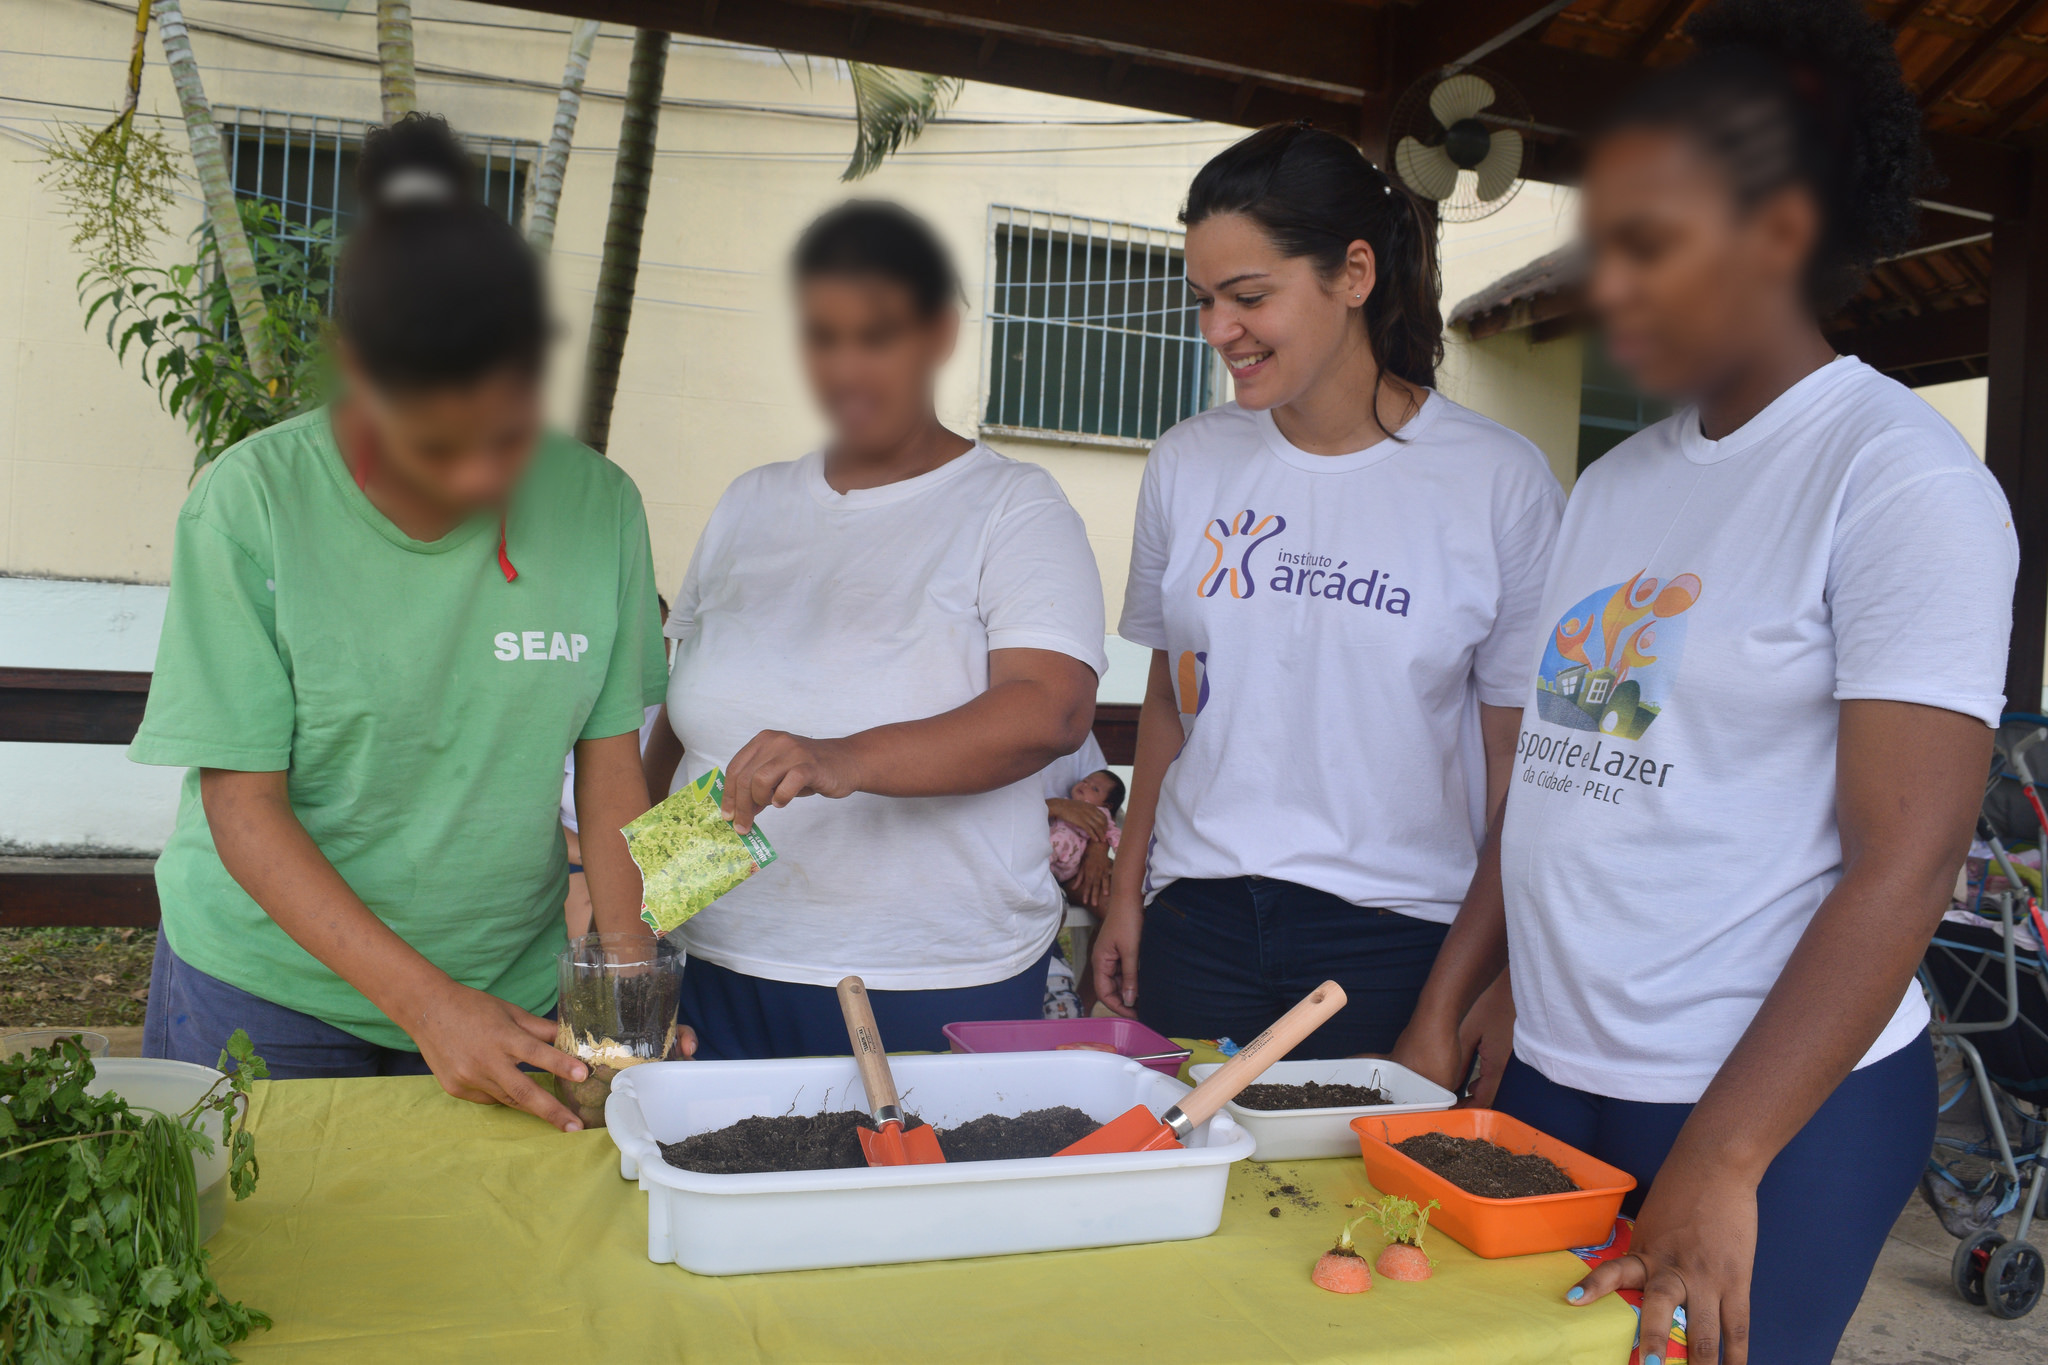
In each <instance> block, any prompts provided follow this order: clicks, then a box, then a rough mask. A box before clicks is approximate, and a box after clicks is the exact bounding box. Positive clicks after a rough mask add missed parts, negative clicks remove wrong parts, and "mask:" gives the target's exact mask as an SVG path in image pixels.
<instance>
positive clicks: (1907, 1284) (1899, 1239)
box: [101, 1028, 2048, 1365]
mask: <svg viewBox="0 0 2048 1365" xmlns="http://www.w3.org/2000/svg"><path fill="white" fill-rule="evenodd" d="M101 1032H103V1033H105V1034H106V1035H107V1037H108V1041H109V1042H111V1043H112V1044H113V1047H112V1051H113V1053H114V1055H115V1056H117V1057H135V1056H140V1055H141V1052H142V1030H141V1029H139V1028H109V1029H102V1030H101ZM2009 1222H2010V1220H2008V1224H2009ZM2009 1230H2010V1228H2009V1226H2008V1231H2009ZM2033 1240H2034V1241H2035V1243H2036V1244H2042V1243H2048V1226H2041V1227H2040V1230H2039V1231H2037V1232H2035V1233H2034V1234H2033ZM1955 1249H1956V1244H1955V1241H1954V1239H1953V1238H1951V1237H1950V1236H1949V1235H1948V1234H1947V1233H1946V1232H1944V1231H1942V1227H1941V1224H1940V1223H1938V1222H1936V1221H1935V1218H1934V1215H1933V1214H1932V1213H1930V1212H1929V1211H1928V1209H1927V1206H1926V1205H1925V1204H1923V1203H1921V1202H1920V1199H1919V1198H1918V1196H1915V1197H1914V1199H1913V1201H1912V1202H1911V1203H1909V1204H1907V1205H1906V1211H1905V1212H1904V1213H1902V1214H1900V1215H1899V1221H1898V1225H1897V1226H1896V1227H1894V1228H1893V1229H1892V1235H1891V1240H1890V1241H1889V1242H1888V1243H1886V1245H1885V1249H1884V1255H1883V1256H1882V1257H1880V1258H1879V1259H1878V1263H1877V1271H1876V1273H1875V1274H1873V1275H1872V1276H1871V1278H1870V1288H1869V1289H1868V1290H1866V1291H1865V1292H1864V1295H1863V1305H1862V1307H1860V1308H1858V1309H1857V1310H1856V1317H1855V1318H1854V1320H1852V1321H1851V1322H1850V1324H1849V1331H1848V1334H1847V1335H1846V1336H1844V1337H1843V1338H1842V1348H1841V1350H1839V1351H1838V1352H1836V1353H1835V1361H1836V1365H2043V1362H2048V1307H2042V1308H2037V1309H2035V1310H2034V1312H2033V1313H2032V1314H2030V1315H2029V1316H2027V1317H2024V1318H2021V1319H2020V1320H2019V1321H2017V1322H2001V1321H1999V1320H1998V1319H1997V1318H1994V1317H1992V1316H1991V1315H1990V1314H1989V1313H1987V1312H1985V1311H1984V1310H1983V1309H1981V1308H1972V1307H1971V1306H1970V1305H1968V1304H1966V1303H1964V1302H1963V1301H1962V1300H1961V1299H1959V1298H1957V1297H1956V1291H1955V1289H1954V1288H1953V1287H1952V1286H1951V1285H1950V1284H1949V1269H1948V1267H1949V1258H1950V1257H1951V1256H1953V1255H1954V1254H1955ZM1758 1365H1769V1363H1768V1362H1763V1361H1760V1362H1758Z"/></svg>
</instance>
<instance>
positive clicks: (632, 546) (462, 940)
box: [128, 410, 668, 1048]
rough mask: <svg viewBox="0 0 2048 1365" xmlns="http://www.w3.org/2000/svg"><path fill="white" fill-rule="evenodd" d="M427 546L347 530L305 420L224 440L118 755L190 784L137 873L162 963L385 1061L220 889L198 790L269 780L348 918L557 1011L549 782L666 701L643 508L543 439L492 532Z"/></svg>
mask: <svg viewBox="0 0 2048 1365" xmlns="http://www.w3.org/2000/svg"><path fill="white" fill-rule="evenodd" d="M498 524H499V523H498V518H497V517H496V516H495V515H493V516H479V517H476V518H474V519H472V520H470V521H468V522H466V523H464V524H463V525H461V526H459V527H457V528H456V529H455V530H454V531H452V532H450V533H449V534H448V535H447V536H445V537H443V538H442V539H440V540H437V541H432V542H428V541H419V540H414V539H412V538H411V537H410V536H407V535H406V534H405V533H404V532H402V531H400V530H399V529H398V528H397V527H396V526H394V525H392V524H391V522H390V521H389V520H388V519H386V518H385V517H384V515H383V514H382V513H380V512H378V511H377V509H376V508H375V507H374V506H372V505H371V503H370V501H369V499H368V498H366V497H365V496H364V495H363V493H362V490H361V489H359V488H358V487H357V486H356V484H355V480H354V479H353V477H351V475H350V473H349V471H348V468H347V466H346V465H345V464H344V463H343V462H342V458H341V453H340V451H339V450H338V449H337V448H336V446H335V443H334V437H333V434H332V428H331V426H330V425H329V419H328V414H327V412H326V411H325V410H321V411H316V412H311V413H307V414H306V415H305V416H303V417H298V418H294V419H293V420H291V421H289V422H284V423H282V424H280V425H278V426H275V427H272V428H271V429H270V430H268V431H265V432H262V433H260V434H258V435H256V436H253V437H251V438H250V439H248V440H246V441H244V442H242V443H241V444H240V445H238V446H236V447H235V448H234V449H232V450H229V451H228V452H226V453H225V454H223V455H222V456H221V457H220V458H219V459H217V460H215V461H214V462H213V464H212V466H211V467H210V468H208V469H207V470H206V472H205V473H204V474H203V475H201V477H200V479H199V482H198V484H197V485H196V486H195V487H194V488H193V490H192V495H191V496H190V497H189V498H188V499H187V500H186V502H185V508H184V511H183V512H182V513H181V514H180V515H179V517H178V531H177V541H176V545H175V548H174V551H173V556H172V561H171V596H170V605H169V608H168V609H167V611H166V613H165V616H164V631H163V639H162V642H161V643H160V644H159V645H158V647H157V659H156V675H155V677H154V678H153V679H152V680H151V683H150V691H149V709H148V712H147V714H146V715H145V716H144V717H143V721H142V728H141V731H140V732H139V733H138V734H137V735H136V737H135V742H134V744H133V745H132V746H131V747H130V748H129V750H128V755H129V757H130V758H132V759H134V760H135V761H136V762H138V763H153V764H163V765H167V766H175V767H189V768H192V769H193V770H194V771H192V772H189V773H187V774H186V776H185V786H184V792H183V795H182V797H181V798H180V800H179V804H178V823H177V829H176V831H175V832H174V833H173V834H172V835H171V838H170V842H169V843H168V844H166V845H165V847H164V852H163V856H162V857H161V858H159V859H158V860H157V866H156V882H157V892H158V895H159V896H160V898H161V899H162V902H163V921H164V932H165V933H166V934H167V935H169V937H170V942H171V947H172V948H173V949H174V950H175V951H176V952H177V954H178V956H179V957H180V958H182V959H184V960H185V961H186V962H189V963H190V964H191V965H192V966H194V967H196V968H198V969H199V970H200V971H202V972H205V973H207V974H209V975H211V976H215V977H218V978H220V979H221V980H223V981H226V982H228V983H229V984H230V985H233V986H238V987H240V988H241V989H243V990H245V991H248V992H250V993H251V994H254V995H258V996H261V997H262V998H264V999H265V1000H270V1001H274V1002H275V1003H277V1004H280V1005H284V1006H286V1007H288V1008H291V1009H295V1010H299V1011H301V1012H303V1013H306V1014H310V1015H313V1016H314V1017H316V1018H318V1019H322V1020H325V1021H326V1022H327V1023H330V1024H333V1025H335V1026H336V1027H339V1028H343V1029H346V1030H347V1031H348V1032H350V1033H353V1034H355V1035H356V1036H357V1037H360V1038H364V1039H367V1040H369V1041H370V1042H373V1043H380V1044H383V1045H384V1046H387V1047H395V1048H411V1047H412V1046H413V1043H412V1041H411V1040H410V1039H409V1038H408V1037H407V1036H406V1035H405V1033H404V1032H403V1031H402V1030H401V1029H399V1028H398V1027H397V1025H395V1024H393V1023H392V1022H391V1020H390V1019H388V1018H386V1017H385V1016H384V1014H383V1013H382V1012H381V1011H379V1010H378V1009H377V1008H376V1007H375V1006H374V1005H372V1004H371V1003H370V1002H369V1001H368V1000H367V999H365V998H364V997H363V995H362V994H361V993H360V992H358V991H357V990H356V989H355V988H354V987H352V986H350V985H349V984H348V983H347V982H345V981H343V980H342V979H341V978H340V977H338V976H336V975H335V974H334V973H333V972H331V971H329V970H328V969H327V968H326V967H324V966H322V965H321V964H320V963H319V962H318V961H317V960H315V959H314V958H313V956H312V955H311V954H309V953H307V952H306V951H305V950H304V949H303V948H301V947H299V946H298V945H297V944H296V943H294V942H293V941H292V940H291V939H290V938H289V937H288V936H287V935H286V934H285V932H284V931H283V930H282V929H280V928H278V926H277V924H276V922H275V921H273V920H272V919H271V918H270V916H269V915H267V914H265V913H264V911H263V909H262V907H260V906H258V905H257V904H256V902H255V901H253V900H251V899H250V898H249V896H248V894H247V893H246V892H244V891H243V890H242V888H241V887H240V886H239V885H238V884H237V883H236V882H235V880H234V878H233V877H231V876H229V875H228V871H227V869H226V868H225V867H223V866H222V865H221V861H220V856H219V855H218V854H217V853H216V852H215V851H214V846H213V836H212V834H211V832H210V831H209V830H208V828H207V824H206V812H205V809H204V808H203V807H202V805H201V804H200V799H199V774H198V771H197V770H198V769H200V768H228V769H234V770H238V771H244V772H275V771H278V770H280V769H289V771H290V773H291V777H290V792H291V801H292V807H293V809H294V810H295V811H296V812H297V813H298V817H299V820H300V821H301V823H303V824H304V825H305V827H306V830H307V832H308V833H309V834H311V835H312V836H313V842H314V843H316V844H318V845H319V846H320V851H321V852H322V853H324V854H326V855H327V858H328V860H329V861H330V862H332V863H333V864H334V866H335V868H336V870H337V871H339V872H340V873H341V875H342V877H343V878H344V879H346V880H347V882H348V884H349V885H350V887H352V888H353V889H354V890H355V893H356V894H357V895H358V896H360V897H362V899H363V902H364V904H366V905H368V906H369V907H370V909H371V910H372V911H374V912H375V913H376V914H377V916H378V917H379V918H380V919H382V920H383V921H384V922H385V923H386V924H389V925H390V926H391V927H392V928H393V929H395V930H397V931H398V933H399V935H400V936H401V937H403V938H404V939H405V940H406V942H408V943H410V944H411V945H412V946H413V947H414V948H416V949H418V950H419V951H420V953H421V954H423V955H424V956H425V957H426V958H427V959H428V960H429V961H430V962H432V963H434V965H435V966H437V967H439V968H441V970H443V971H445V972H447V973H448V974H449V975H450V976H452V977H453V978H455V979H456V980H457V981H460V982H462V983H463V984H464V985H466V986H473V987H475V988H477V989H478V990H483V991H489V992H490V993H491V994H493V995H496V996H499V997H501V998H503V999H505V1000H509V1001H511V1002H512V1003H513V1004H515V1005H518V1006H520V1007H522V1008H524V1009H528V1010H533V1011H536V1012H540V1011H545V1010H547V1009H549V1008H550V1007H551V1006H552V1005H553V1003H554V999H555V967H554V960H553V959H554V955H555V953H556V952H557V951H559V950H560V949H561V947H562V946H563V942H564V931H563V922H562V899H563V896H564V894H565V892H566V890H567V886H568V864H567V859H566V857H565V854H564V851H563V844H562V833H561V827H560V824H559V820H560V815H559V811H560V806H561V794H562V759H563V757H564V756H565V755H566V754H567V753H568V752H569V750H570V748H571V747H572V746H573V745H574V744H575V743H576V741H577V740H579V739H601V738H604V737H606V736H609V735H619V734H625V733H627V732H628V731H633V730H637V729H639V728H640V724H641V719H642V714H643V711H642V708H643V707H644V706H651V705H654V704H656V703H658V702H659V701H661V699H662V694H663V692H664V690H665V689H666V687H667V682H668V678H667V666H666V663H665V661H664V657H663V648H662V638H661V624H662V623H661V619H660V613H659V608H658V606H657V604H656V599H655V592H654V566H653V562H652V559H651V557H650V554H649V550H648V542H647V516H646V513H645V511H644V510H643V509H642V507H641V505H640V494H639V491H638V490H637V489H636V488H634V486H633V481H632V480H631V479H629V478H628V477H627V476H626V474H625V472H624V471H623V470H621V469H620V468H619V467H618V466H617V465H614V464H611V463H610V462H608V461H606V460H605V459H604V458H603V457H601V456H599V455H597V454H596V453H594V452H592V451H590V450H588V449H586V448H584V447H583V446H581V445H578V444H577V443H576V442H574V441H572V440H570V439H568V438H567V437H564V436H558V435H550V436H549V437H547V438H546V439H544V440H543V441H542V443H541V447H540V450H539V451H538V452H537V454H536V455H535V458H534V461H533V464H532V466H531V467H530V469H529V471H528V472H527V474H526V476H525V478H524V479H522V480H521V482H520V485H519V488H518V490H517V492H516V494H515V496H514V498H513V501H512V506H511V508H510V509H509V514H508V516H507V519H506V548H507V552H508V555H509V557H510V559H511V561H512V563H513V565H514V566H515V568H516V570H517V573H518V576H517V578H516V579H514V580H511V581H507V579H506V576H505V574H504V572H503V571H502V569H501V568H500V566H499V563H498V534H497V532H498Z"/></svg>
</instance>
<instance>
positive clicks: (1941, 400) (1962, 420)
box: [1913, 379, 1991, 460]
mask: <svg viewBox="0 0 2048 1365" xmlns="http://www.w3.org/2000/svg"><path fill="white" fill-rule="evenodd" d="M1913 392H1915V393H1917V394H1919V395H1920V396H1921V397H1922V398H1924V399H1926V400H1927V402H1928V404H1929V406H1931V407H1932V408H1933V409H1934V410H1935V411H1936V412H1938V413H1940V414H1941V415H1942V416H1943V417H1946V418H1947V419H1948V420H1949V425H1951V426H1953V427H1954V428H1955V429H1956V430H1957V431H1959V432H1961V433H1962V434H1963V439H1964V440H1965V441H1968V442H1969V443H1970V449H1972V450H1974V451H1976V452H1977V458H1978V459H1980V460H1981V459H1983V458H1984V421H1985V418H1986V416H1987V415H1988V413H1989V405H1990V402H1991V381H1990V380H1988V379H1958V380H1956V381H1955V382H1954V383H1952V384H1929V385H1928V386H1927V387H1926V388H1924V389H1915V390H1913Z"/></svg>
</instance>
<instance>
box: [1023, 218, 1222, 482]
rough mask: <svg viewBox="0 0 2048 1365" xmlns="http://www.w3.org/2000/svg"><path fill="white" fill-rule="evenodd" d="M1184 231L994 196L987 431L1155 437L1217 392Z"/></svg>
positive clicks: (1136, 441) (1106, 438)
mask: <svg viewBox="0 0 2048 1365" xmlns="http://www.w3.org/2000/svg"><path fill="white" fill-rule="evenodd" d="M1183 240H1184V239H1183V237H1182V235H1181V234H1180V233H1178V232H1172V231H1168V230H1166V229H1164V228H1147V227H1139V226H1136V225H1135V224H1131V223H1113V222H1109V221H1107V220H1104V219H1100V218H1080V217H1075V216H1073V215H1071V214H1064V213H1045V212H1039V211H1036V210H1032V209H1021V208H1011V207H1008V206H1006V205H1000V204H998V205H991V206H990V208H989V268H988V291H987V299H986V303H985V306H984V315H985V317H986V323H987V325H986V328H985V333H984V335H985V340H984V345H985V347H986V350H987V367H986V370H985V372H984V374H985V384H986V397H985V399H984V401H983V403H982V431H983V432H984V433H987V434H991V435H1016V436H1056V437H1060V438H1066V439H1071V438H1075V437H1079V438H1081V439H1084V440H1088V441H1091V442H1100V443H1109V444H1117V445H1134V446H1147V445H1150V444H1151V443H1152V442H1153V441H1154V440H1155V439H1156V438H1157V437H1158V435H1159V433H1160V432H1162V431H1165V430H1166V429H1167V428H1168V427H1170V426H1172V425H1173V424H1174V423H1175V422H1178V421H1180V420H1181V419H1182V418H1183V417H1187V416H1191V415H1192V414H1194V413H1197V412H1200V411H1201V410H1202V409H1204V408H1206V407H1209V406H1211V405H1212V404H1213V403H1215V402H1216V401H1217V399H1218V396H1219V395H1220V394H1221V392H1222V389H1223V383H1222V376H1221V374H1220V371H1219V369H1218V366H1217V364H1216V363H1215V361H1214V360H1213V358H1212V356H1211V353H1210V351H1209V348H1208V347H1207V345H1206V344H1205V343H1204V342H1203V341H1202V334H1201V329H1200V327H1199V326H1198V324H1197V321H1196V313H1195V304H1194V300H1193V298H1192V297H1191V296H1190V295H1189V293H1188V287H1187V280H1186V275H1185V271H1186V266H1185V261H1184V254H1183Z"/></svg>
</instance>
